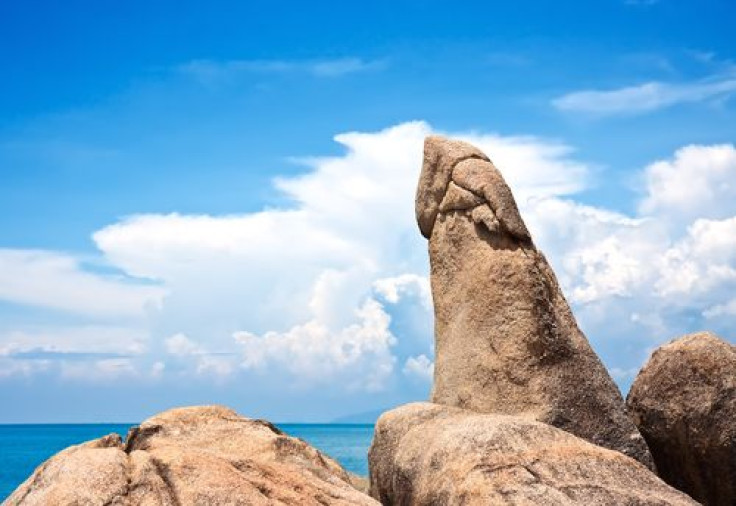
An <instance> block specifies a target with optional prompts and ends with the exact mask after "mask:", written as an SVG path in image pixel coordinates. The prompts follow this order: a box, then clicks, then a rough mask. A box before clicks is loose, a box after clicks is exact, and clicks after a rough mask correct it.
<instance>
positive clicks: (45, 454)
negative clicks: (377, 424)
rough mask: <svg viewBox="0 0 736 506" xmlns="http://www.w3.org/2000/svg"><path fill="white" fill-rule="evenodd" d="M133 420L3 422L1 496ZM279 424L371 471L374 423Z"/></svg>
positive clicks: (354, 467)
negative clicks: (45, 465)
mask: <svg viewBox="0 0 736 506" xmlns="http://www.w3.org/2000/svg"><path fill="white" fill-rule="evenodd" d="M132 426H133V424H58V425H56V424H54V425H43V424H38V425H35V424H34V425H0V500H3V499H5V498H6V497H7V496H9V495H10V494H11V493H12V492H13V490H15V488H16V487H17V486H18V485H20V484H21V483H23V481H24V480H25V479H26V478H28V476H29V475H30V474H31V473H32V472H33V470H34V469H35V468H36V467H37V466H38V465H40V464H41V463H42V462H43V461H44V460H46V459H48V458H49V457H51V456H52V455H53V454H55V453H57V452H58V451H60V450H63V449H64V448H66V447H67V446H69V445H74V444H78V443H83V442H84V441H89V440H91V439H96V438H99V437H102V436H104V435H107V434H110V433H112V432H116V433H118V434H120V435H121V436H122V437H123V438H125V435H126V434H127V433H128V429H129V428H130V427H132ZM278 427H279V428H280V429H281V430H283V431H284V432H286V433H287V434H289V435H291V436H295V437H298V438H301V439H303V440H305V441H307V442H308V443H310V444H311V445H312V446H314V447H315V448H317V449H319V450H321V451H322V452H323V453H326V454H327V455H329V456H331V457H332V458H334V459H335V460H337V461H338V462H340V464H342V466H343V467H344V468H345V469H347V470H348V471H350V472H353V473H355V474H359V475H362V476H365V475H367V474H368V447H369V446H370V444H371V438H372V437H373V425H371V424H296V423H283V424H278Z"/></svg>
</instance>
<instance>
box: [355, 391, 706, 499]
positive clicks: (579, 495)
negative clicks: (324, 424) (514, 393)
mask: <svg viewBox="0 0 736 506" xmlns="http://www.w3.org/2000/svg"><path fill="white" fill-rule="evenodd" d="M369 459H370V468H371V494H372V495H373V497H374V498H376V499H378V500H380V501H381V503H382V504H384V505H413V506H424V505H427V506H429V505H437V504H445V505H459V504H463V505H476V504H477V505H487V504H529V505H531V504H540V505H541V504H543V505H545V506H555V505H573V504H576V505H586V506H596V505H605V506H609V505H614V504H628V505H639V506H644V505H662V506H664V505H668V506H677V505H695V504H697V503H695V501H693V500H691V499H690V498H689V497H687V496H686V495H685V494H682V493H680V492H678V491H676V490H674V489H673V488H671V487H669V486H668V485H667V484H665V483H664V482H663V481H661V480H660V479H659V478H657V476H656V475H654V473H652V472H650V471H649V470H648V469H647V468H646V467H644V466H643V465H641V464H640V463H639V462H637V461H635V460H633V459H631V458H629V457H626V456H625V455H623V454H621V453H619V452H615V451H611V450H607V449H605V448H601V447H599V446H595V445H592V444H590V443H588V442H586V441H583V440H582V439H580V438H577V437H575V436H573V435H571V434H569V433H567V432H565V431H562V430H560V429H556V428H554V427H552V426H549V425H546V424H542V423H539V422H535V421H533V420H529V419H528V418H521V417H514V416H505V415H492V414H481V413H475V412H472V411H468V410H463V409H459V408H453V407H448V406H441V405H438V404H431V403H415V404H408V405H404V406H402V407H400V408H397V409H394V410H392V411H388V412H386V413H384V414H383V415H382V416H381V418H380V419H379V420H378V423H377V424H376V430H375V434H374V438H373V444H372V446H371V450H370V454H369Z"/></svg>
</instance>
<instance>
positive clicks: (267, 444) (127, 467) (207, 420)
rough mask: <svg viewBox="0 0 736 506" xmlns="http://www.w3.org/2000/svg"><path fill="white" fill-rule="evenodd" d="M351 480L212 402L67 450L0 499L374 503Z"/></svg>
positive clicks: (78, 505) (305, 449) (120, 505)
mask: <svg viewBox="0 0 736 506" xmlns="http://www.w3.org/2000/svg"><path fill="white" fill-rule="evenodd" d="M350 483H351V476H349V474H348V473H347V472H346V471H345V470H343V469H342V468H341V467H340V466H339V465H338V464H337V463H336V462H335V461H333V460H332V459H330V458H329V457H327V456H325V455H323V454H321V453H320V452H319V451H317V450H316V449H314V448H312V447H311V446H309V445H308V444H307V443H305V442H303V441H301V440H299V439H296V438H293V437H289V436H287V435H285V434H283V433H282V432H281V431H279V430H278V429H277V428H276V427H274V426H273V425H271V424H270V423H268V422H264V421H260V420H251V419H248V418H244V417H241V416H239V415H238V414H237V413H235V412H234V411H232V410H230V409H227V408H223V407H219V406H209V407H191V408H180V409H173V410H171V411H166V412H164V413H161V414H159V415H157V416H154V417H153V418H150V419H148V420H147V421H145V422H144V423H143V424H141V425H140V427H139V428H137V429H132V430H131V432H130V433H129V434H128V438H127V441H126V442H125V443H123V442H122V441H121V440H120V437H119V436H117V435H110V436H106V437H104V438H102V439H98V440H95V441H91V442H89V443H85V444H82V445H78V446H72V447H70V448H67V449H66V450H64V451H62V452H60V453H58V454H57V455H55V456H53V457H51V458H50V459H49V460H48V461H46V462H45V463H44V464H42V465H41V466H39V467H38V469H36V471H35V472H34V473H33V475H32V476H31V477H30V478H28V480H26V481H25V483H23V484H22V485H21V486H20V487H18V489H17V490H16V491H15V492H14V493H13V494H12V495H11V496H10V497H9V498H8V499H7V500H6V501H5V502H4V503H3V504H4V505H7V506H10V505H23V506H31V505H39V506H40V505H44V506H47V505H52V504H53V505H55V506H63V505H75V506H83V505H90V506H91V505H95V506H101V505H117V506H125V505H131V506H132V505H144V506H160V505H161V506H163V505H165V506H182V505H208V506H210V505H211V506H216V505H260V504H263V505H266V504H268V505H275V504H289V505H291V504H293V505H326V504H329V505H354V504H358V505H361V504H365V505H369V504H370V505H375V504H377V503H376V502H375V501H374V500H373V499H371V498H370V497H368V496H367V495H365V494H363V493H362V492H359V491H358V490H356V489H355V488H353V487H352V486H351V484H350Z"/></svg>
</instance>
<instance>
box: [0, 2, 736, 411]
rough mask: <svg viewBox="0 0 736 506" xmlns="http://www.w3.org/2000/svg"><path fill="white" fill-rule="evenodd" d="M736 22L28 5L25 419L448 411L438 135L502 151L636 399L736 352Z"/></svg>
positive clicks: (358, 7) (3, 360) (630, 8)
mask: <svg viewBox="0 0 736 506" xmlns="http://www.w3.org/2000/svg"><path fill="white" fill-rule="evenodd" d="M735 15H736V7H734V6H733V5H732V2H728V1H725V0H724V1H698V2H696V1H687V0H659V1H651V0H649V1H646V0H641V1H632V0H628V1H627V0H605V1H600V2H595V3H594V2H582V1H581V2H556V3H554V4H552V3H549V2H541V1H538V2H526V1H521V2H503V3H501V2H475V3H474V2H469V3H466V4H465V5H464V6H462V7H459V6H452V5H450V4H448V3H446V2H433V1H422V2H419V1H415V2H412V1H405V2H369V3H363V4H358V3H355V2H343V3H340V4H338V3H336V2H311V3H310V4H309V6H308V8H306V7H304V5H303V4H298V3H296V2H294V3H290V2H210V3H208V4H207V5H205V4H203V3H201V2H173V1H172V2H167V1H160V2H135V1H130V2H125V3H111V2H81V1H71V2H63V3H62V2H35V1H28V2H2V3H0V66H1V68H2V69H3V72H2V76H3V79H2V80H0V178H1V179H0V181H1V183H2V184H0V400H3V402H4V404H5V405H12V406H13V409H11V410H3V412H2V413H0V422H29V421H31V422H45V421H136V420H139V419H141V418H143V417H145V416H148V415H150V414H152V413H154V412H157V411H159V410H161V409H164V408H166V407H169V406H172V405H180V404H194V403H212V402H218V403H225V404H228V405H231V406H233V407H235V408H236V409H238V410H239V411H241V412H242V413H244V414H246V415H251V416H266V417H269V418H271V419H274V420H277V421H320V420H330V419H332V418H335V417H339V416H341V415H345V414H349V413H354V412H361V411H369V410H375V409H381V408H384V407H388V406H391V405H394V404H397V403H400V402H406V401H407V400H411V399H418V398H424V397H426V395H427V392H428V388H429V381H428V378H429V374H430V373H431V362H432V348H431V341H432V337H431V332H432V330H431V311H429V294H428V287H427V284H426V274H427V259H426V250H425V247H426V244H425V243H424V242H423V239H421V237H420V235H419V233H418V230H417V229H416V227H415V225H414V223H413V215H412V200H413V190H414V185H415V184H416V177H417V175H418V168H419V162H420V147H421V139H422V137H423V136H424V135H426V134H428V133H432V132H439V133H444V134H448V135H455V136H460V137H463V138H466V139H468V140H471V141H473V142H476V143H478V144H479V145H481V146H482V147H483V148H484V149H486V151H487V152H488V154H489V156H490V157H491V158H492V159H493V160H494V161H495V162H496V163H497V165H499V167H500V168H501V170H502V171H503V172H504V174H505V175H506V177H507V179H509V182H510V184H511V185H512V188H513V189H514V191H515V193H516V195H517V199H518V200H519V203H520V207H521V208H522V212H523V214H524V217H525V219H526V220H527V222H528V224H529V226H530V228H531V230H532V232H533V233H534V235H535V239H536V242H537V243H538V245H539V246H540V247H541V248H542V249H543V250H544V251H545V252H546V253H547V255H548V257H549V258H550V261H551V262H552V263H553V265H554V267H555V268H556V270H557V273H558V276H559V277H560V280H561V282H562V285H563V287H564V289H565V293H566V295H567V296H568V299H569V300H570V301H571V303H572V305H573V308H574V310H575V312H576V315H577V316H578V318H579V322H580V324H581V326H582V327H583V330H584V331H585V332H586V333H587V335H588V337H589V339H590V340H591V342H592V344H593V346H594V347H595V348H596V350H597V351H598V352H599V353H600V354H601V356H602V358H603V359H604V361H605V362H606V364H607V365H608V366H609V368H610V369H611V370H612V374H613V376H614V377H615V378H616V380H617V381H618V382H619V384H620V385H621V387H622V389H623V390H624V391H625V390H626V389H627V388H628V385H629V384H630V382H631V380H632V377H633V375H634V374H635V373H636V370H638V368H639V367H640V366H641V364H642V363H643V361H644V360H646V357H647V355H648V353H649V352H650V351H651V349H652V348H653V347H655V346H657V345H658V344H659V343H661V342H663V341H666V340H667V339H670V338H673V337H675V336H678V335H680V334H683V333H686V332H689V331H693V330H698V329H700V328H708V329H712V330H715V331H717V332H719V333H721V335H723V336H724V337H726V338H729V339H734V338H736V328H734V327H736V326H735V325H734V323H733V321H736V318H735V317H736V299H734V298H733V293H736V292H734V290H733V289H734V288H736V253H734V252H736V218H734V217H735V216H736V204H735V203H734V202H736V151H735V149H734V139H736V121H734V118H735V112H736V100H735V99H734V96H733V95H734V94H736V63H734V61H736V54H734V53H735V52H736V44H735V42H736V39H734V35H733V27H732V23H733V19H734V17H735Z"/></svg>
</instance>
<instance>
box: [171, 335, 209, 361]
mask: <svg viewBox="0 0 736 506" xmlns="http://www.w3.org/2000/svg"><path fill="white" fill-rule="evenodd" d="M164 344H165V345H166V352H167V353H169V354H170V355H177V356H180V357H181V356H189V355H201V354H202V352H203V349H202V347H201V346H200V345H198V344H197V343H195V342H194V341H192V340H191V339H189V338H188V337H187V336H185V335H184V334H181V333H179V334H174V335H173V336H171V337H169V338H167V339H166V340H165V341H164Z"/></svg>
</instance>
